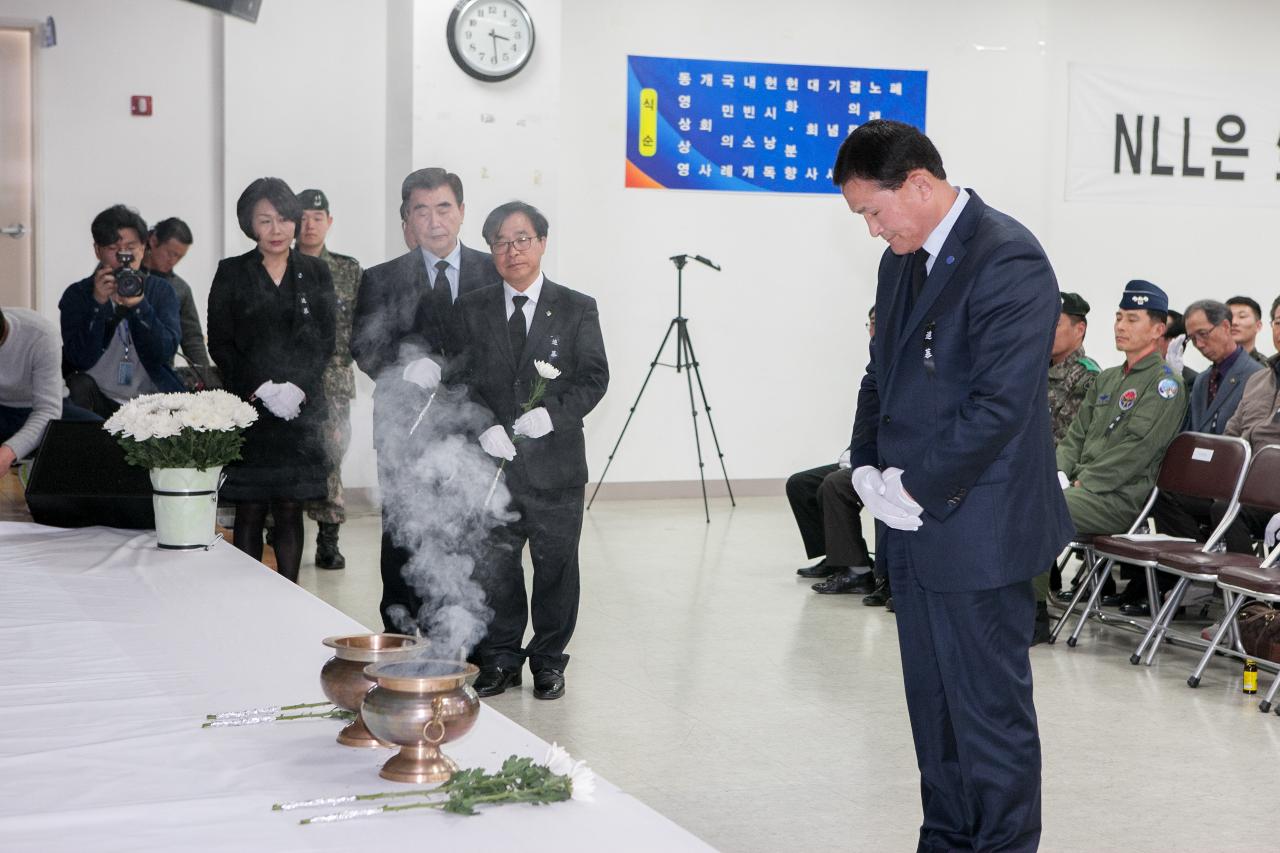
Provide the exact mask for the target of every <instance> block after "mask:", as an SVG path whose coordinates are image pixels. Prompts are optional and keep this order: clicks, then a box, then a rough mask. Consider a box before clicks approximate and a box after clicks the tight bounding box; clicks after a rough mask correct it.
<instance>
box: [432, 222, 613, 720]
mask: <svg viewBox="0 0 1280 853" xmlns="http://www.w3.org/2000/svg"><path fill="white" fill-rule="evenodd" d="M547 227H548V226H547V219H546V217H545V216H543V215H542V213H540V212H539V211H538V209H537V208H535V207H533V206H532V205H529V204H525V203H524V202H519V201H513V202H509V203H507V204H504V205H502V206H501V207H498V208H497V209H495V210H494V211H493V212H492V213H490V214H489V217H488V218H487V219H486V220H485V223H484V228H483V229H482V232H481V233H482V235H483V236H484V239H485V242H487V243H488V244H489V247H490V249H491V250H492V251H493V260H494V264H495V265H496V266H497V268H498V273H499V274H500V275H501V276H502V284H501V285H498V286H493V287H486V288H483V289H481V290H477V291H475V292H473V293H468V294H465V295H463V296H462V297H461V298H460V299H459V300H458V302H457V304H456V305H455V306H454V308H455V319H456V322H457V324H458V328H457V333H458V335H459V337H458V340H461V341H465V342H466V343H465V345H464V349H463V357H462V359H461V366H460V371H459V375H458V377H457V381H461V382H463V383H465V384H466V385H467V386H468V387H469V389H470V392H471V394H472V395H473V397H474V398H475V399H476V400H477V401H478V402H481V403H483V404H484V405H485V406H487V407H488V409H489V411H490V412H492V413H493V425H492V426H490V427H489V428H488V429H486V430H485V431H484V432H482V433H481V435H480V446H481V447H483V448H484V450H485V452H487V453H488V454H489V455H490V456H493V457H494V458H495V459H502V460H503V463H502V464H503V475H504V476H505V477H506V482H507V487H508V489H509V490H510V492H511V509H513V510H514V511H515V512H517V513H519V516H520V517H519V518H518V519H517V520H516V521H514V522H512V523H511V524H508V525H506V526H505V527H500V528H498V529H496V530H495V531H494V537H493V541H492V543H491V545H492V552H493V555H492V558H491V559H490V560H488V561H487V564H486V565H485V566H484V567H483V569H481V572H482V574H481V575H480V578H479V579H480V582H481V584H482V586H483V587H484V589H485V593H486V595H487V597H488V603H489V605H490V606H491V607H492V608H493V610H494V615H493V619H492V620H491V621H490V623H489V631H488V634H487V636H486V637H485V638H484V640H483V641H481V643H480V645H479V646H478V647H477V649H476V654H477V655H478V656H479V658H480V664H481V668H480V677H479V678H478V679H477V680H476V683H475V689H476V692H477V693H478V694H479V695H481V696H494V695H496V694H498V693H501V692H503V691H504V690H506V689H507V688H508V687H516V686H518V685H519V684H520V681H521V676H520V673H521V669H522V668H523V665H524V661H525V659H526V658H527V659H528V661H529V669H530V671H531V672H532V673H533V684H534V696H536V697H537V698H539V699H558V698H559V697H560V696H562V695H564V669H565V665H566V664H567V663H568V661H569V656H568V655H567V654H565V653H564V650H565V647H566V646H567V645H568V644H569V638H570V637H571V636H573V628H574V625H575V623H576V622H577V618H578V592H579V587H578V539H579V537H580V535H581V533H582V504H583V492H584V490H585V488H586V484H587V455H586V444H585V442H584V439H583V434H582V419H583V418H584V417H585V416H586V415H587V413H588V412H590V411H591V410H592V409H594V408H595V406H596V404H597V403H599V402H600V399H601V398H602V397H603V396H604V392H605V389H606V388H607V387H608V384H609V365H608V362H607V361H606V359H605V353H604V339H603V337H602V336H601V334H600V315H599V312H598V311H597V310H596V301H595V300H594V299H592V298H591V297H590V296H587V295H585V294H582V293H578V292H577V291H574V290H570V289H569V288H567V287H564V286H562V285H559V284H556V283H555V282H553V281H551V280H549V279H547V278H546V277H545V276H544V275H543V274H542V255H543V253H544V252H545V251H546V245H547ZM535 362H537V364H535ZM539 389H541V394H539ZM516 442H518V444H517V443H516ZM526 542H528V543H529V552H530V554H531V556H532V559H533V596H532V600H531V608H530V606H528V605H526V602H525V589H524V570H523V568H522V567H521V564H520V555H521V552H522V550H523V548H524V545H525V543H526ZM530 609H532V621H533V639H532V640H531V641H530V642H529V645H528V647H526V648H522V647H521V640H522V639H523V637H524V630H525V626H526V624H527V623H528V622H529V611H530Z"/></svg>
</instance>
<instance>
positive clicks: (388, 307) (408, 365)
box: [351, 168, 501, 633]
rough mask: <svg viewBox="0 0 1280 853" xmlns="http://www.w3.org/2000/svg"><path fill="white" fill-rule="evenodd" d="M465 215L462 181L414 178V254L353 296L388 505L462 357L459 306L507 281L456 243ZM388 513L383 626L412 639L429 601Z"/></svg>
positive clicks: (409, 201)
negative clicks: (417, 425) (414, 432)
mask: <svg viewBox="0 0 1280 853" xmlns="http://www.w3.org/2000/svg"><path fill="white" fill-rule="evenodd" d="M465 213H466V208H465V207H464V206H463V202H462V179H461V178H459V177H458V176H457V175H455V174H453V173H452V172H448V171H446V170H444V169H439V168H430V169H418V170H417V171H415V172H411V173H409V175H408V176H407V177H406V178H405V179H404V181H403V182H402V183H401V185H400V219H401V222H402V227H403V230H404V238H405V243H406V245H409V244H412V248H410V249H409V251H408V252H406V253H405V254H403V255H401V256H400V257H398V258H395V259H394V260H390V261H387V262H386V263H382V264H378V265H377V266H375V267H371V268H370V269H367V270H365V272H364V275H363V276H362V277H361V283H360V287H359V289H358V290H357V291H356V306H355V313H354V315H353V316H352V320H351V355H352V356H353V357H354V358H355V362H356V364H357V365H358V366H359V368H360V369H361V370H363V371H364V372H365V373H367V374H368V375H369V376H370V377H372V378H373V381H374V383H375V385H374V391H373V445H374V449H375V450H377V452H378V482H379V484H381V487H382V493H383V496H384V502H385V501H386V500H387V499H388V496H391V495H394V494H396V492H397V490H396V489H394V488H392V487H391V486H392V485H393V481H394V478H395V476H396V470H397V467H398V466H399V465H402V464H403V463H404V461H405V454H406V453H409V452H410V451H409V450H408V448H407V444H406V442H407V438H408V434H409V431H410V429H411V427H412V425H413V421H414V418H415V417H416V416H417V414H418V413H419V412H420V411H422V407H423V406H424V404H425V403H426V400H427V399H428V397H429V396H430V394H431V392H432V391H433V390H434V389H435V387H436V386H437V385H438V384H439V382H440V370H441V364H442V363H443V361H444V359H446V358H450V357H452V356H455V355H457V353H458V347H459V342H458V341H455V340H452V339H451V338H449V329H450V328H451V323H450V319H449V316H450V314H451V313H452V310H453V303H454V302H455V301H456V300H457V299H458V298H459V297H460V296H462V295H463V294H466V293H469V292H471V291H473V290H479V289H480V288H482V287H485V286H488V285H493V284H497V283H498V282H500V281H501V279H500V278H499V277H498V271H497V269H495V268H494V265H493V259H492V258H491V257H489V255H488V254H487V253H485V252H480V251H477V250H475V249H471V248H469V247H467V246H464V245H462V243H461V241H460V240H459V239H458V232H459V231H461V230H462V221H463V216H464V214H465ZM391 511H392V508H390V507H385V506H384V510H383V514H382V525H383V526H382V556H381V570H382V602H381V605H380V610H381V612H382V622H383V627H384V628H385V629H386V630H388V631H409V632H410V633H412V630H413V628H414V627H415V625H414V624H413V623H415V622H416V621H417V619H418V615H419V609H420V608H421V606H422V601H421V598H420V597H419V595H418V594H417V592H415V591H414V589H413V588H412V587H411V586H410V585H409V583H408V582H406V580H405V578H404V577H403V570H404V567H405V565H406V564H407V563H408V560H409V554H408V552H407V551H406V550H405V549H404V548H402V547H400V546H399V545H398V544H397V543H396V542H395V541H394V540H393V537H392V531H391V530H390V529H389V517H390V515H391ZM397 613H398V614H402V615H401V618H400V619H398V620H397V619H395V618H394V614H397ZM403 614H407V618H408V620H409V621H408V623H406V622H405V618H406V616H405V615H403Z"/></svg>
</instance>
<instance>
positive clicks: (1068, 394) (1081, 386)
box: [1049, 347, 1102, 447]
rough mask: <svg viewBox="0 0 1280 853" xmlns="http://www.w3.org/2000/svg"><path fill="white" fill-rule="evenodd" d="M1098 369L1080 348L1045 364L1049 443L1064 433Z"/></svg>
mask: <svg viewBox="0 0 1280 853" xmlns="http://www.w3.org/2000/svg"><path fill="white" fill-rule="evenodd" d="M1101 370H1102V368H1100V367H1098V363H1097V362H1096V361H1094V360H1093V359H1091V358H1089V356H1087V355H1085V354H1084V347H1080V348H1079V349H1077V350H1076V351H1075V352H1073V353H1071V355H1069V356H1067V357H1066V358H1065V359H1063V360H1062V362H1061V363H1059V364H1051V365H1049V417H1050V419H1051V420H1052V422H1053V446H1054V447H1057V446H1058V445H1059V444H1061V443H1062V439H1064V438H1066V436H1067V428H1068V427H1069V426H1071V421H1072V420H1074V419H1075V416H1076V412H1078V411H1080V404H1081V403H1083V402H1084V398H1085V396H1086V395H1087V394H1088V393H1089V389H1090V388H1092V387H1093V381H1094V380H1095V379H1097V378H1098V373H1099V372H1101Z"/></svg>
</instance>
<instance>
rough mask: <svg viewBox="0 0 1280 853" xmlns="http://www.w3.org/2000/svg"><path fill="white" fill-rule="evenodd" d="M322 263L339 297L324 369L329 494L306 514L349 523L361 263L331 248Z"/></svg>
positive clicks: (326, 521) (322, 256) (324, 520)
mask: <svg viewBox="0 0 1280 853" xmlns="http://www.w3.org/2000/svg"><path fill="white" fill-rule="evenodd" d="M320 260H322V261H324V262H325V263H326V264H328V266H329V272H330V273H331V274H332V276H333V289H334V292H335V294H336V296H337V307H338V312H337V317H336V319H337V323H336V326H337V340H336V343H335V345H334V348H333V357H332V358H331V359H330V360H329V364H328V366H327V367H325V370H324V393H325V397H326V399H327V400H328V402H329V419H328V421H327V422H326V424H325V428H324V429H325V440H326V443H327V446H328V447H329V449H330V451H331V455H330V458H329V480H328V485H329V494H328V497H327V498H326V499H325V500H323V501H316V502H314V503H312V504H311V505H310V506H308V507H307V515H308V516H309V517H310V518H311V519H312V520H313V521H317V522H319V523H321V524H342V523H343V522H345V521H346V520H347V511H346V506H345V504H344V503H343V499H342V457H343V456H345V455H346V453H347V447H348V445H350V444H351V398H352V397H354V396H355V395H356V375H355V371H354V369H353V368H352V367H351V315H352V312H353V311H354V310H355V306H356V290H357V289H359V287H360V275H361V270H360V262H359V261H357V260H356V259H355V258H352V257H348V256H347V255H338V254H335V253H333V252H330V251H329V249H328V248H327V247H326V248H322V249H321V250H320Z"/></svg>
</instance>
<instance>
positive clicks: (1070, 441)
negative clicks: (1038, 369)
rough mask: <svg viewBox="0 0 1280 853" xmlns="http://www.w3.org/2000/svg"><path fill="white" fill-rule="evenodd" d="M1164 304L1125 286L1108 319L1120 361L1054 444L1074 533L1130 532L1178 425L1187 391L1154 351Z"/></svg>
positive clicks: (1143, 287) (1158, 296)
mask: <svg viewBox="0 0 1280 853" xmlns="http://www.w3.org/2000/svg"><path fill="white" fill-rule="evenodd" d="M1168 307H1169V299H1168V297H1167V296H1166V295H1165V292H1164V291H1163V290H1161V289H1160V288H1159V287H1157V286H1155V285H1154V284H1152V283H1151V282H1149V281H1141V280H1135V281H1131V282H1129V283H1128V284H1127V285H1126V286H1125V290H1124V295H1123V296H1122V297H1121V299H1120V308H1119V310H1118V311H1116V320H1115V340H1116V349H1117V350H1119V351H1120V352H1122V353H1124V356H1125V363H1124V364H1122V365H1119V366H1117V367H1109V368H1107V369H1106V370H1104V371H1102V372H1101V373H1100V374H1098V378H1097V380H1096V381H1095V382H1094V384H1093V388H1092V389H1091V390H1090V391H1089V395H1088V396H1087V397H1086V398H1085V401H1084V405H1082V406H1081V407H1080V412H1079V413H1078V414H1077V415H1076V418H1075V420H1073V421H1072V422H1071V427H1070V429H1068V430H1067V435H1066V437H1065V438H1064V439H1063V440H1062V442H1061V443H1060V444H1059V445H1058V450H1057V458H1058V477H1059V480H1060V481H1061V482H1062V487H1063V490H1064V491H1063V496H1064V497H1065V498H1066V499H1067V508H1068V509H1069V510H1070V512H1071V520H1072V521H1073V522H1075V526H1076V530H1077V531H1078V532H1079V533H1092V534H1099V533H1104V534H1105V533H1123V532H1125V531H1126V530H1128V529H1129V527H1130V526H1131V525H1132V524H1133V522H1134V520H1135V519H1136V518H1137V515H1138V512H1139V511H1140V510H1141V509H1142V506H1143V503H1144V502H1145V501H1146V499H1147V496H1148V495H1150V494H1151V488H1152V486H1153V485H1154V484H1155V479H1156V474H1157V472H1158V471H1159V468H1160V461H1161V460H1162V459H1163V458H1164V452H1165V449H1166V448H1167V447H1168V446H1169V442H1171V441H1173V437H1174V436H1175V435H1177V434H1178V431H1179V429H1180V428H1181V425H1182V419H1183V417H1184V416H1185V414H1186V411H1187V394H1186V391H1185V389H1184V388H1183V385H1182V377H1181V376H1179V375H1177V373H1175V372H1174V371H1173V369H1172V368H1170V367H1169V366H1168V365H1167V364H1166V363H1165V361H1164V359H1163V358H1162V357H1161V355H1160V350H1159V346H1158V344H1159V342H1160V340H1161V338H1162V337H1163V335H1164V332H1165V319H1166V317H1167V316H1168V315H1167V313H1166V311H1167V310H1168ZM1108 583H1109V584H1110V583H1111V580H1110V578H1108Z"/></svg>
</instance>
